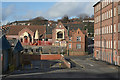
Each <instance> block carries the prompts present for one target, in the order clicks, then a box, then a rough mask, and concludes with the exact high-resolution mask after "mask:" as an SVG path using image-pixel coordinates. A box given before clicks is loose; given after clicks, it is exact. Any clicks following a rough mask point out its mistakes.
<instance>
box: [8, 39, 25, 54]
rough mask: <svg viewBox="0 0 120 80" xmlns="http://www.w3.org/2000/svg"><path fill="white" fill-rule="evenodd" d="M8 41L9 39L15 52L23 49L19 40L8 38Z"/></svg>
mask: <svg viewBox="0 0 120 80" xmlns="http://www.w3.org/2000/svg"><path fill="white" fill-rule="evenodd" d="M8 41H9V43H10V45H11V46H12V48H13V51H14V53H17V52H19V51H22V50H23V46H22V44H21V43H20V41H19V40H17V39H12V40H8Z"/></svg>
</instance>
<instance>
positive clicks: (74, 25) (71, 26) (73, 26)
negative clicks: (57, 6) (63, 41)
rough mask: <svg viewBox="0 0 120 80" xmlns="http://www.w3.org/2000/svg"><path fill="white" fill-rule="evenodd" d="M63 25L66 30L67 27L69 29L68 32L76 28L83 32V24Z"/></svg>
mask: <svg viewBox="0 0 120 80" xmlns="http://www.w3.org/2000/svg"><path fill="white" fill-rule="evenodd" d="M63 25H64V27H65V28H66V29H68V27H69V30H77V29H78V28H79V29H80V30H83V27H84V25H83V24H65V23H64V24H63Z"/></svg>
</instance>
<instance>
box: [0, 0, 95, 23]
mask: <svg viewBox="0 0 120 80" xmlns="http://www.w3.org/2000/svg"><path fill="white" fill-rule="evenodd" d="M74 1H75V0H74ZM96 2H97V1H96ZM96 2H95V1H93V2H82V0H81V1H80V2H76V1H75V2H72V1H68V2H64V1H63V2H55V1H54V2H47V1H46V2H27V1H26V2H12V1H11V2H8V1H6V2H5V1H4V2H2V7H0V11H1V10H2V18H1V19H0V20H2V23H3V24H6V23H7V22H12V21H16V20H28V19H32V18H35V17H38V16H43V17H45V18H46V19H51V20H56V19H58V18H61V17H62V16H64V15H68V16H69V17H75V16H78V15H79V14H84V13H85V14H88V15H90V16H91V15H93V13H94V10H93V5H94V4H95V3H96Z"/></svg>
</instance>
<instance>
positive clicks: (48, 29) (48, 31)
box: [46, 23, 57, 34]
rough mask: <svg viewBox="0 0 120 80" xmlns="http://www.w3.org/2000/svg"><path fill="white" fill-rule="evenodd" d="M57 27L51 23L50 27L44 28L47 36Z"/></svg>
mask: <svg viewBox="0 0 120 80" xmlns="http://www.w3.org/2000/svg"><path fill="white" fill-rule="evenodd" d="M56 26H57V25H56V24H55V23H53V24H52V25H51V26H46V30H47V31H46V32H47V34H52V30H53V29H54V28H55V27H56Z"/></svg>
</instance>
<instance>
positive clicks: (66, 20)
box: [61, 15, 69, 23]
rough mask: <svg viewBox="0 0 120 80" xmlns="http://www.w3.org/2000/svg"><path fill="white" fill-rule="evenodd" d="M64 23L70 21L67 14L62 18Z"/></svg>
mask: <svg viewBox="0 0 120 80" xmlns="http://www.w3.org/2000/svg"><path fill="white" fill-rule="evenodd" d="M61 21H62V22H63V23H67V22H68V21H69V17H68V16H67V15H65V16H63V17H62V20H61Z"/></svg>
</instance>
